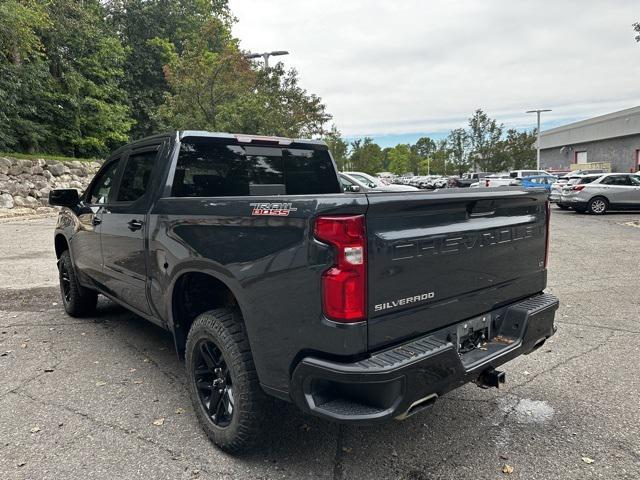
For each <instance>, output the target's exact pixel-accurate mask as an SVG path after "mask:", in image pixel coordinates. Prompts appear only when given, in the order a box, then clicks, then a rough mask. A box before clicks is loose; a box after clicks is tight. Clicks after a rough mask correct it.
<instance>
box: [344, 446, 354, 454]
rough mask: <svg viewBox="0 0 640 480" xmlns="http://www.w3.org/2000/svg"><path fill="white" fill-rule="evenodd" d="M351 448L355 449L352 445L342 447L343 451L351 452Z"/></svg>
mask: <svg viewBox="0 0 640 480" xmlns="http://www.w3.org/2000/svg"><path fill="white" fill-rule="evenodd" d="M351 450H353V449H352V448H351V447H342V451H343V452H346V453H351Z"/></svg>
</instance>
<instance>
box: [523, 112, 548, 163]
mask: <svg viewBox="0 0 640 480" xmlns="http://www.w3.org/2000/svg"><path fill="white" fill-rule="evenodd" d="M542 112H551V109H550V108H542V109H538V110H527V112H526V113H536V114H538V141H537V142H536V169H537V170H540V114H541V113H542Z"/></svg>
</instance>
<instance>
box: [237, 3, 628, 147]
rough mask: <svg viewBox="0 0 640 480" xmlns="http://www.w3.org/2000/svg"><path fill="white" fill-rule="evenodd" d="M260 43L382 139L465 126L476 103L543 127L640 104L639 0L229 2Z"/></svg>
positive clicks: (505, 118) (510, 119) (342, 115)
mask: <svg viewBox="0 0 640 480" xmlns="http://www.w3.org/2000/svg"><path fill="white" fill-rule="evenodd" d="M230 4H231V8H232V10H233V12H234V14H235V15H236V17H238V19H239V22H238V24H237V25H236V26H235V29H234V33H235V35H236V36H238V37H239V38H240V40H241V46H242V48H243V49H246V50H250V51H252V52H263V51H265V50H289V51H290V53H291V54H290V55H289V56H286V57H280V59H282V60H283V61H284V63H285V65H287V66H290V67H295V68H296V69H298V71H299V74H300V79H301V84H302V86H303V87H304V88H306V89H307V90H309V91H310V92H313V93H316V94H318V95H320V96H321V97H322V98H323V100H324V102H325V103H326V105H327V107H328V110H329V112H330V113H331V114H333V116H334V122H335V124H336V125H337V126H338V128H339V129H340V130H341V131H342V132H343V134H345V135H347V136H350V137H352V136H364V135H370V136H374V137H375V138H376V139H377V140H378V141H380V142H381V143H384V144H395V143H397V141H412V140H413V139H415V138H417V137H419V136H420V134H434V133H438V132H448V130H450V129H451V128H456V127H459V126H464V124H465V123H466V119H467V118H468V117H469V116H470V114H471V113H472V112H473V110H475V109H476V108H482V109H483V110H485V111H486V112H487V113H488V114H489V115H491V116H493V117H495V118H497V119H498V120H500V121H501V122H504V123H505V124H506V125H507V126H513V127H517V128H523V127H526V126H528V125H529V124H532V123H533V122H534V116H533V115H531V116H530V117H529V116H527V115H526V114H523V113H522V112H523V111H524V110H529V109H531V108H552V109H553V110H554V111H553V112H552V113H551V114H547V116H546V122H545V123H543V130H544V128H545V126H547V127H551V126H556V125H559V124H562V123H567V122H569V121H573V120H578V119H584V118H588V117H591V116H594V115H598V114H604V113H608V112H612V111H615V110H619V109H623V108H628V107H632V106H637V105H640V44H637V43H636V42H635V41H634V33H633V31H632V27H631V24H632V23H633V22H635V21H640V3H639V2H638V0H606V1H605V0H580V1H566V0H550V1H549V0H533V1H518V0H482V1H480V0H438V1H434V0H422V1H419V0H396V1H390V0H384V1H383V0H269V1H265V0H231V1H230Z"/></svg>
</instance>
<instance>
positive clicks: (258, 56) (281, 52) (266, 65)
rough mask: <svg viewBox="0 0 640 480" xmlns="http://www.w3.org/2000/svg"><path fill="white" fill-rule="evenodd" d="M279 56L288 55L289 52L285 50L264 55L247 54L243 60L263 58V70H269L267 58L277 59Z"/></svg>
mask: <svg viewBox="0 0 640 480" xmlns="http://www.w3.org/2000/svg"><path fill="white" fill-rule="evenodd" d="M279 55H289V52H287V51H286V50H275V51H273V52H264V53H247V54H245V56H244V58H260V57H262V58H264V69H265V70H268V69H269V57H277V56H279Z"/></svg>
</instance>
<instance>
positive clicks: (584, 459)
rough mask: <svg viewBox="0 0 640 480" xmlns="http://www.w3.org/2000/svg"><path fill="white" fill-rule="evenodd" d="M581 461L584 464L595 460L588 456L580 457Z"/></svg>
mask: <svg viewBox="0 0 640 480" xmlns="http://www.w3.org/2000/svg"><path fill="white" fill-rule="evenodd" d="M582 461H583V462H584V463H586V464H591V463H593V462H595V460H594V459H593V458H589V457H582Z"/></svg>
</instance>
